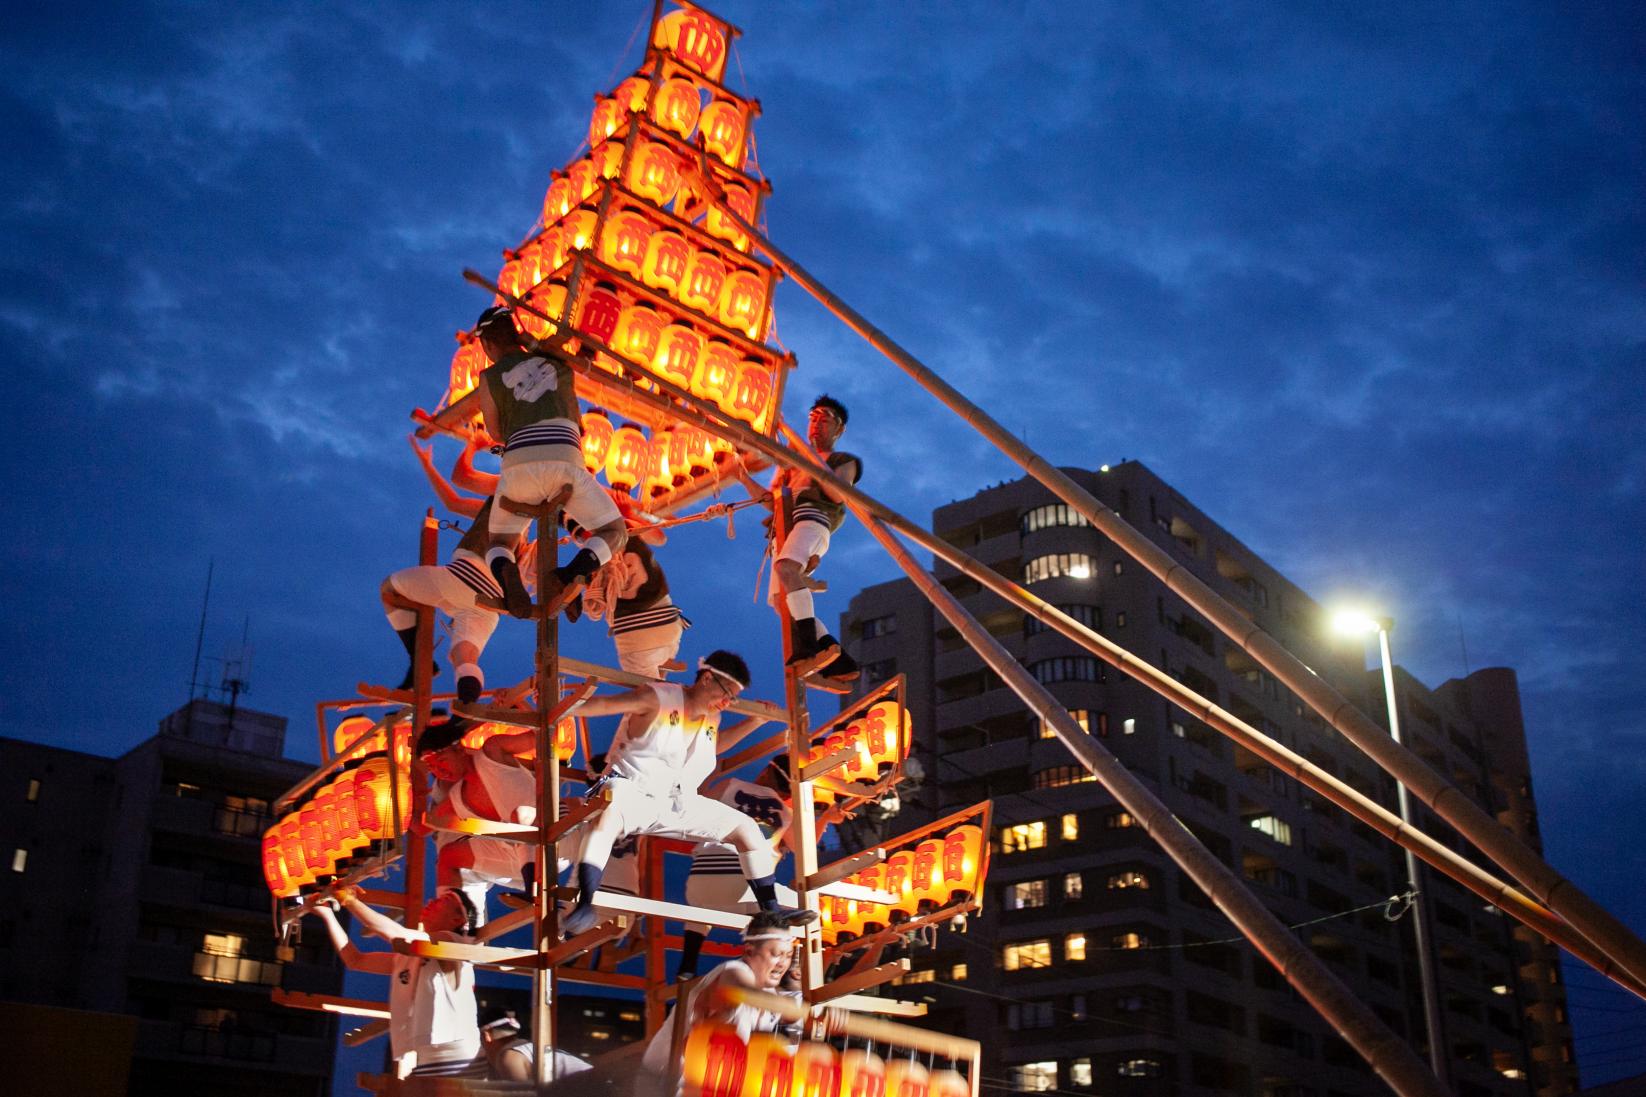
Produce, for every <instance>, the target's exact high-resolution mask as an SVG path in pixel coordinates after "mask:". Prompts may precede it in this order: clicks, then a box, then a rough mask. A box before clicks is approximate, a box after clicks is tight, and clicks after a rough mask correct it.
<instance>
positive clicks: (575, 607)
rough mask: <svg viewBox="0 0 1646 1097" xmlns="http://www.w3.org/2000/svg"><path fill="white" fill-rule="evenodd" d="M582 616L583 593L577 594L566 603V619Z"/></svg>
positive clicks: (573, 619)
mask: <svg viewBox="0 0 1646 1097" xmlns="http://www.w3.org/2000/svg"><path fill="white" fill-rule="evenodd" d="M582 616H583V595H582V594H579V595H578V596H577V597H576V598H573V599H572V600H571V601H570V602H567V603H566V620H568V621H576V620H577V619H578V618H579V617H582Z"/></svg>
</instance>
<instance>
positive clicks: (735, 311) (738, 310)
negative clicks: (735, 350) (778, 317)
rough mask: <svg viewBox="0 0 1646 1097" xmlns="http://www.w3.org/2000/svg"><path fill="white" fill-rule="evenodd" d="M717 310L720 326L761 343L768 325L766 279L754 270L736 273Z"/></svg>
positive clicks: (727, 285) (731, 277)
mask: <svg viewBox="0 0 1646 1097" xmlns="http://www.w3.org/2000/svg"><path fill="white" fill-rule="evenodd" d="M716 311H717V314H718V315H719V317H720V322H721V323H723V324H725V325H726V326H727V327H728V328H735V329H737V330H739V331H742V332H743V333H744V334H746V335H747V336H748V337H749V338H750V339H754V340H756V341H758V340H759V339H760V336H761V333H762V331H763V330H764V328H765V326H766V280H765V279H764V278H762V277H760V275H758V274H756V273H754V271H752V270H736V271H733V272H732V273H731V274H729V275H727V277H726V286H725V288H724V289H722V290H721V291H720V302H719V307H718V309H717V310H716Z"/></svg>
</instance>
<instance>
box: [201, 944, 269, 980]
mask: <svg viewBox="0 0 1646 1097" xmlns="http://www.w3.org/2000/svg"><path fill="white" fill-rule="evenodd" d="M245 947H246V939H245V938H244V937H240V936H237V935H235V934H232V933H208V934H206V937H205V940H204V941H203V942H202V944H201V946H200V951H199V952H196V953H195V954H194V974H195V975H197V976H199V977H200V978H201V979H204V980H205V981H206V982H208V983H252V984H258V985H261V986H271V987H272V986H279V985H280V965H279V964H277V963H270V962H267V961H263V960H254V959H252V958H251V957H249V956H243V955H241V953H242V951H243V950H244V949H245Z"/></svg>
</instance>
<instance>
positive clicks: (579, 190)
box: [566, 157, 600, 206]
mask: <svg viewBox="0 0 1646 1097" xmlns="http://www.w3.org/2000/svg"><path fill="white" fill-rule="evenodd" d="M566 186H567V189H568V190H569V191H570V192H571V204H572V205H574V206H575V205H577V204H578V203H580V202H582V201H583V200H585V199H586V198H588V197H589V196H590V195H592V194H593V193H594V192H595V189H596V188H597V187H599V186H600V172H599V171H598V170H596V168H595V166H594V161H593V160H591V159H589V158H588V157H584V158H583V159H581V160H579V161H578V162H577V163H575V164H573V165H572V166H571V167H569V168H567V169H566Z"/></svg>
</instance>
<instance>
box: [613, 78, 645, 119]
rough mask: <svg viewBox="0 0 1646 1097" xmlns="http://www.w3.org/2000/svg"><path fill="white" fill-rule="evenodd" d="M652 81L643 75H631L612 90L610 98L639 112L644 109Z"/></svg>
mask: <svg viewBox="0 0 1646 1097" xmlns="http://www.w3.org/2000/svg"><path fill="white" fill-rule="evenodd" d="M651 90H652V82H651V81H650V80H648V79H647V78H646V77H644V76H631V77H629V78H628V79H627V80H625V81H623V82H622V83H621V84H619V85H617V90H616V91H614V92H612V98H613V99H615V100H617V101H618V102H619V103H622V104H623V105H624V106H625V107H627V108H628V109H629V110H631V111H634V112H636V113H639V112H640V111H643V110H645V109H646V96H648V95H650V94H651Z"/></svg>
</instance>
